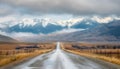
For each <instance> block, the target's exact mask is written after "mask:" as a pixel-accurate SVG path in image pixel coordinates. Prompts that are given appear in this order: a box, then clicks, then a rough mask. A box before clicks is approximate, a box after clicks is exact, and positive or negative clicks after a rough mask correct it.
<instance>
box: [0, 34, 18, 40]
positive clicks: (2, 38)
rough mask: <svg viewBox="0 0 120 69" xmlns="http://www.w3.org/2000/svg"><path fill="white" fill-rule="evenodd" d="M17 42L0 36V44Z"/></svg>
mask: <svg viewBox="0 0 120 69" xmlns="http://www.w3.org/2000/svg"><path fill="white" fill-rule="evenodd" d="M16 41H17V40H15V39H13V38H11V37H8V36H4V35H0V42H16Z"/></svg>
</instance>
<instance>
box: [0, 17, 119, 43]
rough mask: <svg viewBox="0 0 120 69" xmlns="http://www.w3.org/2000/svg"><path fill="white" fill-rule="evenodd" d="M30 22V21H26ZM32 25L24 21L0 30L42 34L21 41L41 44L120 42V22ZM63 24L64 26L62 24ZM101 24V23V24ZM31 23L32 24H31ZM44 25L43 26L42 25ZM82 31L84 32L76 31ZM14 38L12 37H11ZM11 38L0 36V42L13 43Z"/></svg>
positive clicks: (83, 21)
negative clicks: (57, 42) (49, 42)
mask: <svg viewBox="0 0 120 69" xmlns="http://www.w3.org/2000/svg"><path fill="white" fill-rule="evenodd" d="M28 22H30V21H28ZM34 22H36V23H34V24H25V23H24V21H23V22H21V23H17V24H15V25H12V26H9V27H7V28H0V30H2V31H5V32H7V33H11V32H18V33H19V32H29V33H34V34H39V33H42V34H44V35H37V36H32V37H27V36H26V37H23V38H22V39H20V40H21V41H26V42H41V41H120V20H112V21H111V20H110V21H106V22H108V23H106V22H105V20H102V21H99V20H98V21H94V20H91V19H83V20H79V19H77V20H73V22H72V21H71V20H68V21H63V22H61V24H60V23H59V24H57V23H54V22H53V23H52V22H50V21H49V20H41V21H36V20H35V21H34ZM64 22H65V23H66V24H64ZM101 22H103V23H101ZM32 23H33V22H32ZM43 24H44V25H43ZM64 29H66V30H68V31H69V29H75V30H77V31H74V32H69V33H64V32H63V33H55V32H56V31H61V30H64ZM78 29H84V30H82V31H81V30H78ZM12 37H13V38H14V36H12ZM13 38H11V37H7V36H4V35H0V41H15V40H14V39H13Z"/></svg>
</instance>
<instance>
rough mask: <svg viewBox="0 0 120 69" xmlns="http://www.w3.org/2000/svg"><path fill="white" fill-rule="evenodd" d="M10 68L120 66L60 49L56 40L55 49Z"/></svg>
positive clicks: (101, 68) (99, 68) (97, 68)
mask: <svg viewBox="0 0 120 69" xmlns="http://www.w3.org/2000/svg"><path fill="white" fill-rule="evenodd" d="M11 69H120V66H118V65H115V64H111V63H108V62H105V61H101V60H98V59H91V58H86V57H82V56H79V55H75V54H71V53H68V52H65V51H62V50H61V49H60V43H59V42H58V43H57V47H56V50H54V51H52V52H50V53H47V54H43V55H40V56H38V57H36V58H33V59H31V60H30V61H27V62H24V63H22V64H20V65H17V66H14V67H13V68H11Z"/></svg>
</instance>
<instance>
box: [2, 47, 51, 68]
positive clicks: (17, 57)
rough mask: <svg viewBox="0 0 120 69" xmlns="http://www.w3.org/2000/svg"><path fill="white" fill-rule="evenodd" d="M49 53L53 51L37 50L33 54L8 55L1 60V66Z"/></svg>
mask: <svg viewBox="0 0 120 69" xmlns="http://www.w3.org/2000/svg"><path fill="white" fill-rule="evenodd" d="M49 51H51V49H48V50H37V51H35V52H33V53H19V54H15V55H8V56H6V57H5V56H4V57H1V58H0V66H4V65H6V64H9V63H11V62H14V61H20V60H22V59H25V58H30V57H34V56H37V55H40V54H42V53H46V52H49Z"/></svg>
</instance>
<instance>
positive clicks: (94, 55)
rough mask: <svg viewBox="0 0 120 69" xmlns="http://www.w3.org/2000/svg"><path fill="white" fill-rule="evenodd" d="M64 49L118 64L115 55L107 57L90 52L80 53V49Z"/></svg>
mask: <svg viewBox="0 0 120 69" xmlns="http://www.w3.org/2000/svg"><path fill="white" fill-rule="evenodd" d="M64 50H65V51H67V52H70V53H74V54H78V55H81V56H85V57H92V58H98V59H102V60H105V61H108V62H111V63H115V64H119V65H120V59H118V58H115V57H107V56H103V55H97V54H91V53H81V52H80V51H74V50H66V49H64Z"/></svg>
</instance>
